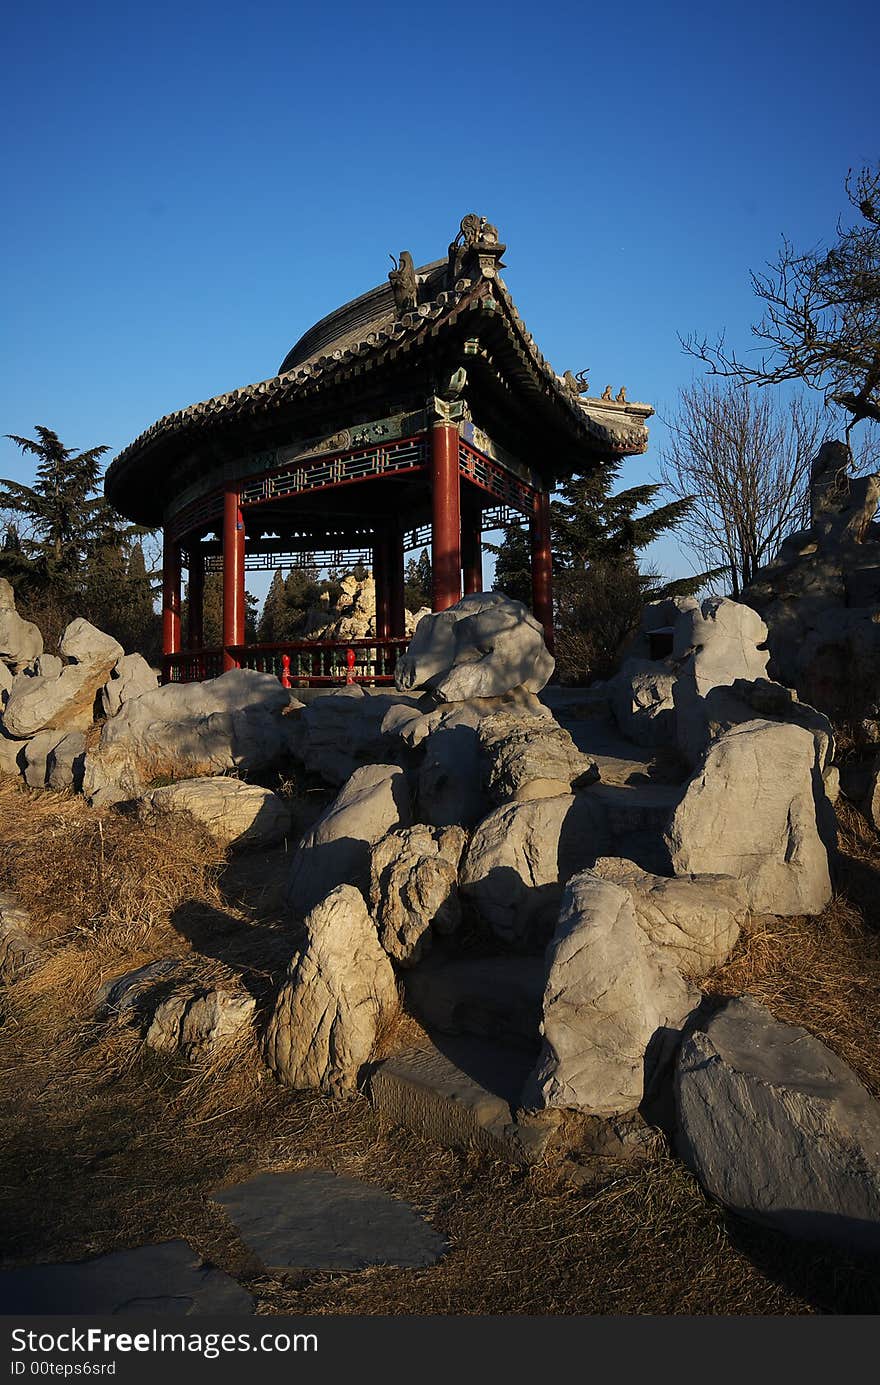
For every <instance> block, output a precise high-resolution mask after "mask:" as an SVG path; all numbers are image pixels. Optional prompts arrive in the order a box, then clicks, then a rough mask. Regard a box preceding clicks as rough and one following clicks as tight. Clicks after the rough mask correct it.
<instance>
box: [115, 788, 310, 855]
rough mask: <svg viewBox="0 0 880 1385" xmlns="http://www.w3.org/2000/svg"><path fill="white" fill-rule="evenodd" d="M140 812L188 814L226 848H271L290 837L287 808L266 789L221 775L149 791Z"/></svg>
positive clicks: (145, 795)
mask: <svg viewBox="0 0 880 1385" xmlns="http://www.w3.org/2000/svg"><path fill="white" fill-rule="evenodd" d="M139 803H140V805H141V806H142V808H143V809H146V810H153V811H157V810H158V811H163V810H164V811H166V812H168V811H175V812H181V811H182V812H186V813H191V814H192V816H193V817H194V818H197V819H198V820H199V822H203V823H204V824H205V826H206V827H207V829H208V831H209V832H210V833H211V834H212V836H214V837H216V838H217V840H218V841H220V842H223V843H224V844H226V845H230V846H231V845H235V846H251V847H255V846H271V845H273V844H274V843H275V842H280V841H283V840H284V838H285V837H287V836H288V835H289V834H290V808H289V807H288V805H287V804H286V803H285V801H284V800H283V799H282V798H280V797H279V796H278V794H276V793H272V791H271V790H270V789H263V788H260V786H259V785H258V784H244V783H242V781H241V780H240V779H229V778H226V777H224V776H217V777H214V778H202V779H178V780H177V781H176V782H175V783H173V784H165V785H162V786H161V787H160V788H158V789H151V790H150V791H149V792H148V793H146V794H144V795H143V797H142V798H141V799H140V800H139Z"/></svg>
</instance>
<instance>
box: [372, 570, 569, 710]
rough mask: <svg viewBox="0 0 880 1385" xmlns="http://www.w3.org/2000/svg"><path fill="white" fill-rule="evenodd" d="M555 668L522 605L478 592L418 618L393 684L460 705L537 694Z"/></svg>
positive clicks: (540, 634) (495, 594)
mask: <svg viewBox="0 0 880 1385" xmlns="http://www.w3.org/2000/svg"><path fill="white" fill-rule="evenodd" d="M554 666H555V663H554V659H553V656H552V655H551V654H550V653H549V651H548V650H547V647H546V645H545V644H544V631H543V628H542V626H541V625H540V624H539V622H538V621H537V620H535V618H534V616H532V615H530V614H529V612H528V610H527V609H526V607H525V606H524V605H523V604H522V602H521V601H512V600H511V598H510V597H508V596H504V595H502V593H500V592H479V593H476V594H475V595H472V596H466V597H464V599H463V600H461V601H459V602H457V603H456V605H454V606H450V607H449V609H448V610H446V611H439V612H438V613H437V614H435V615H430V616H423V617H422V619H421V620H420V621H419V624H418V627H417V629H416V632H415V634H414V635H413V637H412V639H411V641H410V644H409V648H408V649H407V652H406V654H404V655H403V656H402V657H401V658H400V659H399V660H398V664H397V670H396V673H395V681H396V683H397V687H398V688H399V689H400V690H401V691H402V692H408V691H411V690H413V689H416V688H424V689H428V690H430V691H431V692H433V693H434V695H435V696H436V697H438V698H439V699H440V700H441V701H443V702H462V701H465V700H467V699H468V698H473V697H496V696H498V695H499V694H502V693H506V692H510V691H511V690H512V689H514V688H524V689H526V691H528V692H532V693H538V692H540V691H541V689H542V688H543V687H544V685H545V684H546V683H547V681H548V679H549V678H550V675H551V674H552V672H553V669H554Z"/></svg>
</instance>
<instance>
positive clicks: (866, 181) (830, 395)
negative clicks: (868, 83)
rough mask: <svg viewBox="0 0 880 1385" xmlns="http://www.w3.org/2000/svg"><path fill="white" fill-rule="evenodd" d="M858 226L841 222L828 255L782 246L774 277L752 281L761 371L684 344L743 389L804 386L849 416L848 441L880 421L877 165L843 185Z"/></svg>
mask: <svg viewBox="0 0 880 1385" xmlns="http://www.w3.org/2000/svg"><path fill="white" fill-rule="evenodd" d="M846 191H847V196H848V197H849V200H850V203H851V204H852V207H853V208H854V210H855V211H857V212H858V214H859V216H860V218H861V221H857V222H856V223H855V224H854V225H852V226H848V227H844V226H842V225H841V224H840V223H838V227H837V240H836V242H835V244H834V245H832V246H831V247H829V248H822V249H818V250H808V251H806V252H804V253H802V254H799V253H797V252H796V250H795V248H794V246H793V245H792V243H791V242H790V241H789V240H787V239H783V242H782V248H781V250H780V252H779V255H778V256H777V258H776V260H775V262H773V263H771V264H769V265H768V269H769V270H770V273H769V274H752V276H751V280H752V287H753V289H754V291H755V293H756V295H757V296H758V298H760V299H761V300H762V301H763V303H764V305H765V309H764V316H763V318H762V319H761V321H760V322H759V323H758V324H757V325H755V326H753V327H752V335H753V336H755V337H756V338H757V339H758V341H760V342H762V343H763V345H764V348H765V354H764V355H763V356H762V358H761V361H760V364H759V365H757V366H752V365H747V364H746V363H745V362H743V361H742V360H741V359H739V358H738V357H737V355H736V353H735V352H732V353H728V352H726V350H725V347H724V339H723V337H722V338H721V339H720V340H719V341H718V342H717V343H716V344H715V345H714V346H713V345H710V344H709V342H708V340H707V339H705V338H704V339H702V340H701V339H700V338H698V337H696V336H690V337H688V338H686V339H683V341H682V345H683V346H684V348H685V350H686V351H688V352H689V353H690V354H691V355H693V356H696V357H698V358H699V359H700V360H703V361H705V362H706V363H707V364H708V365H709V366H710V367H711V371H712V373H713V374H716V375H725V376H728V377H734V378H736V379H739V380H741V381H744V382H746V383H754V384H759V385H766V384H778V383H780V382H782V381H785V380H801V381H803V383H804V384H806V385H808V386H810V387H811V388H813V389H817V390H821V391H822V394H823V396H824V398H825V402H826V404H833V405H836V406H837V407H838V408H840V409H843V410H844V411H845V412H846V413H847V414H848V415H849V422H848V423H847V426H846V438H847V442H848V441H849V436H850V433H851V431H852V429H853V427H854V426H855V424H857V423H859V422H861V420H863V419H868V420H869V421H873V422H875V423H878V422H880V164H878V165H877V166H875V167H868V168H863V169H862V170H861V171H860V172H859V173H857V174H856V175H855V176H853V172H852V170H850V172H849V174H848V176H847V180H846Z"/></svg>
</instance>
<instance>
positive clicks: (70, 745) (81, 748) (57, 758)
mask: <svg viewBox="0 0 880 1385" xmlns="http://www.w3.org/2000/svg"><path fill="white" fill-rule="evenodd" d="M85 758H86V738H85V736H84V735H83V733H82V731H68V733H67V735H66V736H62V738H61V740H60V741H59V742H58V744H57V745H55V746H54V747H53V749H52V750H50V751H49V754H48V755H47V756H46V782H47V783H48V785H49V788H50V789H74V790H75V791H76V792H77V793H78V792H79V791H80V789H81V788H82V777H83V767H84V765H85Z"/></svg>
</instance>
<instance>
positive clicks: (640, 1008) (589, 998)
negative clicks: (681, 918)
mask: <svg viewBox="0 0 880 1385" xmlns="http://www.w3.org/2000/svg"><path fill="white" fill-rule="evenodd" d="M546 975H547V982H546V989H545V992H544V1017H543V1020H542V1023H541V1033H542V1035H543V1038H544V1049H543V1052H542V1054H541V1057H540V1059H539V1061H538V1066H537V1069H536V1071H535V1073H534V1075H533V1078H532V1080H531V1083H530V1087H529V1089H527V1093H526V1104H529V1105H532V1104H542V1105H546V1106H563V1107H572V1108H575V1109H577V1110H581V1111H586V1112H590V1113H593V1114H596V1115H603V1116H612V1115H617V1114H619V1113H621V1112H624V1111H631V1110H632V1109H633V1108H634V1107H636V1106H638V1104H639V1102H640V1101H641V1100H642V1096H643V1094H644V1079H645V1059H646V1053H647V1051H648V1047H649V1045H650V1044H651V1043H652V1042H654V1043H655V1044H656V1043H660V1042H662V1041H663V1040H664V1038H665V1034H664V1031H669V1030H673V1031H677V1030H678V1029H679V1028H680V1026H681V1024H682V1022H683V1021H684V1019H685V1017H686V1016H687V1015H688V1013H689V1012H690V1010H691V1009H692V1008H693V1006H694V1004H695V1003H696V996H695V994H694V993H693V992H692V991H691V990H690V989H689V987H688V986H687V984H686V983H685V982H684V981H683V979H682V977H681V975H680V973H679V972H678V971H677V969H676V968H675V967H674V966H672V965H671V964H670V963H669V961H668V960H667V959H666V956H665V955H664V953H663V952H662V951H661V950H660V949H659V948H657V947H655V946H654V944H653V943H652V942H651V941H650V939H649V938H648V936H647V934H646V933H645V932H644V931H643V929H641V928H640V927H639V925H638V922H637V920H636V914H635V910H634V908H633V902H632V898H631V896H630V894H629V892H628V891H627V890H625V889H622V888H621V887H620V886H619V885H615V884H613V883H612V882H611V881H609V880H603V879H601V878H600V877H599V876H597V875H594V874H593V873H591V872H589V871H585V872H583V873H582V874H580V875H576V876H574V877H573V879H571V880H569V882H568V884H567V885H566V887H565V892H564V894H563V899H562V906H561V908H560V910H559V920H558V923H557V926H556V932H555V933H554V935H553V939H552V941H551V943H550V945H549V947H548V948H547V957H546ZM530 1098H531V1099H530Z"/></svg>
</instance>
